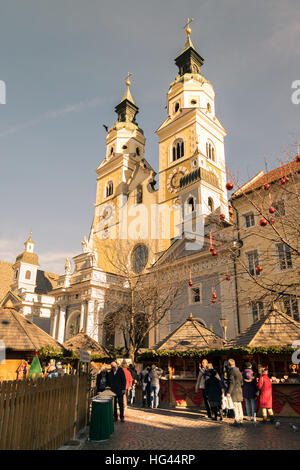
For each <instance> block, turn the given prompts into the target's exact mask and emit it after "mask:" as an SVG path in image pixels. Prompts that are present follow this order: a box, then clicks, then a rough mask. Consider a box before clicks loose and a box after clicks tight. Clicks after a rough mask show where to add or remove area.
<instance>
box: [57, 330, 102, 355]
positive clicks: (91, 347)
mask: <svg viewBox="0 0 300 470" xmlns="http://www.w3.org/2000/svg"><path fill="white" fill-rule="evenodd" d="M63 346H64V348H65V349H68V350H71V351H73V352H74V353H75V354H78V355H79V354H80V350H81V349H83V350H85V351H91V354H99V355H101V356H102V357H103V358H108V357H109V354H108V352H107V351H106V349H105V348H104V347H103V346H101V345H100V344H99V343H97V341H95V340H94V339H93V338H91V337H90V336H88V335H87V334H86V333H84V331H80V332H79V333H78V334H77V335H75V336H73V337H72V338H70V339H68V340H67V341H65V342H64V343H63Z"/></svg>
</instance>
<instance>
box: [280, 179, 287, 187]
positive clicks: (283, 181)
mask: <svg viewBox="0 0 300 470" xmlns="http://www.w3.org/2000/svg"><path fill="white" fill-rule="evenodd" d="M279 183H280V184H281V185H282V186H283V185H285V183H286V180H285V178H281V180H280V181H279Z"/></svg>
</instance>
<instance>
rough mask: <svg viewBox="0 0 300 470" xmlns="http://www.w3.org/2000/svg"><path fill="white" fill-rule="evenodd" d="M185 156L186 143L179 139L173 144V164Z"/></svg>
mask: <svg viewBox="0 0 300 470" xmlns="http://www.w3.org/2000/svg"><path fill="white" fill-rule="evenodd" d="M183 156H184V142H183V140H182V139H177V140H175V142H174V143H173V148H172V158H173V162H175V160H178V159H179V158H182V157H183Z"/></svg>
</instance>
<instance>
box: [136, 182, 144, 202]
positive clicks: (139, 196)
mask: <svg viewBox="0 0 300 470" xmlns="http://www.w3.org/2000/svg"><path fill="white" fill-rule="evenodd" d="M142 202H143V187H142V186H141V185H139V186H138V187H137V189H136V203H137V204H142Z"/></svg>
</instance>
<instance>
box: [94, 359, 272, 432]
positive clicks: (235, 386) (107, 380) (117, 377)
mask: <svg viewBox="0 0 300 470" xmlns="http://www.w3.org/2000/svg"><path fill="white" fill-rule="evenodd" d="M90 373H91V375H92V381H93V382H94V387H95V391H96V393H101V392H103V391H105V390H106V389H107V388H110V389H111V391H112V392H114V393H115V395H116V399H115V400H114V403H115V408H114V418H115V420H116V421H117V420H118V408H119V418H120V420H121V422H124V410H125V409H126V407H127V405H133V404H134V403H135V395H136V393H135V392H136V385H137V384H138V383H139V384H140V386H141V391H142V403H141V406H142V408H158V406H159V391H160V378H161V377H162V376H163V375H164V371H163V370H162V369H160V368H159V367H157V366H156V365H155V364H152V365H147V366H145V367H144V369H143V370H142V371H141V372H140V373H139V374H138V373H137V371H136V369H135V367H134V366H133V365H132V364H129V365H128V364H127V362H126V360H124V361H123V362H121V363H119V364H117V363H116V362H112V363H111V367H110V370H108V368H107V367H106V366H102V368H101V370H100V372H99V371H98V369H97V368H96V367H95V364H94V363H91V369H90ZM199 390H201V392H202V397H203V402H204V406H205V409H206V413H207V416H208V418H211V419H212V420H215V421H217V420H218V418H219V419H220V420H223V418H224V417H227V418H233V419H234V421H233V423H231V424H232V425H233V426H240V425H242V423H243V420H244V411H243V406H242V403H243V401H244V402H245V408H246V416H245V418H246V419H248V420H251V421H254V422H255V421H256V400H257V398H258V400H259V406H260V408H261V409H262V415H263V421H262V422H263V423H266V422H267V420H268V415H269V419H270V422H273V421H274V413H273V410H272V383H271V380H270V379H269V377H268V368H267V367H265V368H263V370H262V371H261V374H258V373H256V372H254V370H253V368H252V365H251V364H250V362H246V363H245V365H244V370H243V371H242V372H241V371H240V370H239V368H238V367H237V366H236V364H235V361H234V359H229V360H228V361H225V362H224V365H223V369H222V370H221V371H220V370H219V371H218V370H216V369H215V368H214V367H213V365H212V363H209V362H208V360H207V359H203V360H202V363H201V364H200V366H199V374H198V378H197V382H196V386H195V392H196V393H197V392H198V391H199Z"/></svg>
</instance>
